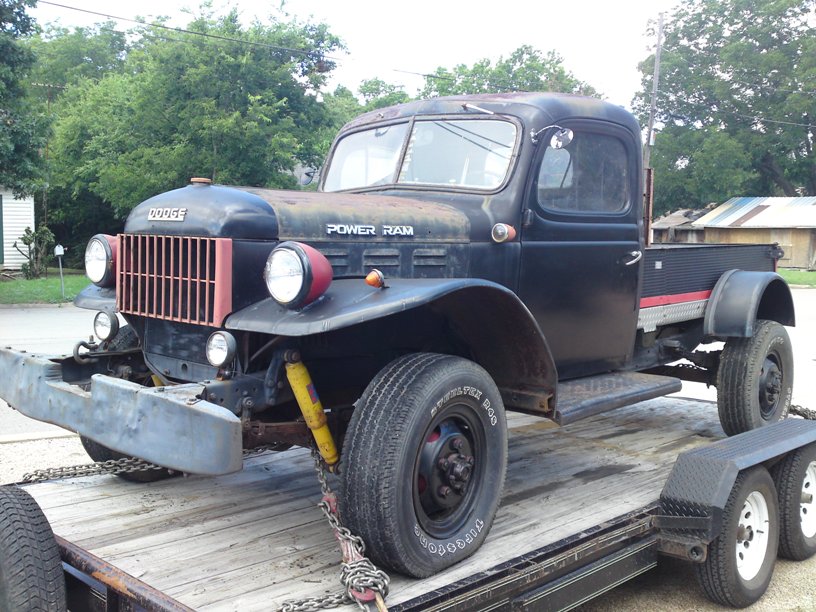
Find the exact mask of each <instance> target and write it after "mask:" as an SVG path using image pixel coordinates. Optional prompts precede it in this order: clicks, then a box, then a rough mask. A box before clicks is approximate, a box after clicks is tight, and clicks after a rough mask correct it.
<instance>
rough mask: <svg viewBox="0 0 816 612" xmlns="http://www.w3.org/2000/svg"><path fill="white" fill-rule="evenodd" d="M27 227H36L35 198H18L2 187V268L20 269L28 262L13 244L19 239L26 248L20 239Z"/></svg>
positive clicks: (0, 256)
mask: <svg viewBox="0 0 816 612" xmlns="http://www.w3.org/2000/svg"><path fill="white" fill-rule="evenodd" d="M27 227H30V228H31V229H32V230H33V229H34V199H33V198H22V199H19V198H16V197H15V196H14V194H13V193H12V192H11V191H10V190H7V189H6V188H5V187H0V269H3V268H11V269H15V270H18V269H20V266H22V265H23V264H24V263H25V262H26V258H25V257H23V256H22V255H21V254H20V253H19V252H18V251H17V249H15V248H14V246H13V245H14V242H15V241H17V242H18V246H20V247H21V248H22V249H23V250H25V247H24V246H23V245H22V244H21V243H20V242H19V240H20V236H22V235H23V232H24V231H25V228H27Z"/></svg>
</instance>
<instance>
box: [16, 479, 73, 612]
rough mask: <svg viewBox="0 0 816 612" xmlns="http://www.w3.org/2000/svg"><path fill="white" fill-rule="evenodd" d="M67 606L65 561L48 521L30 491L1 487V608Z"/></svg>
mask: <svg viewBox="0 0 816 612" xmlns="http://www.w3.org/2000/svg"><path fill="white" fill-rule="evenodd" d="M66 609H67V605H66V600H65V577H64V575H63V572H62V560H61V559H60V553H59V548H58V547H57V541H56V540H55V539H54V532H53V531H51V526H50V525H49V524H48V520H47V519H46V518H45V515H44V514H43V513H42V510H40V507H39V506H38V505H37V502H36V501H34V498H32V497H31V495H29V494H28V492H26V491H24V490H23V489H20V488H18V487H15V486H4V487H0V610H14V611H15V612H35V611H36V612H46V611H47V612H63V611H64V610H66Z"/></svg>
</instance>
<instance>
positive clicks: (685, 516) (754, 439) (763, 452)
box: [656, 419, 816, 560]
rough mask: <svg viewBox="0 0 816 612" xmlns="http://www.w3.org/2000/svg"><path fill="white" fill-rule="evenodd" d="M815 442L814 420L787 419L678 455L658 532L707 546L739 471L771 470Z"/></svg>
mask: <svg viewBox="0 0 816 612" xmlns="http://www.w3.org/2000/svg"><path fill="white" fill-rule="evenodd" d="M814 441H816V421H808V420H802V419H787V420H784V421H779V422H778V423H774V424H773V425H768V426H767V427H762V428H760V429H752V430H751V431H747V432H745V433H742V434H739V435H736V436H731V437H730V438H725V439H723V440H720V441H718V442H715V443H714V444H710V445H708V446H704V447H701V448H696V449H694V450H690V451H687V452H685V453H682V454H681V455H680V456H679V457H678V458H677V461H676V462H675V464H674V467H673V468H672V471H671V473H670V474H669V478H668V480H666V484H665V486H664V487H663V491H662V493H661V494H660V509H661V514H660V516H658V517H657V520H656V523H657V527H659V528H660V529H661V532H663V534H664V535H668V537H669V538H671V535H672V534H674V535H675V536H679V537H680V538H681V541H682V540H683V539H685V538H687V537H688V536H693V538H695V539H699V541H701V542H703V543H706V544H708V543H710V542H711V541H712V540H714V539H715V538H716V537H717V536H718V535H719V534H720V532H721V531H722V525H723V511H724V509H725V505H726V503H727V502H728V496H729V495H730V493H731V489H732V488H733V487H734V483H735V482H736V480H737V476H738V475H739V473H740V472H742V471H744V470H746V469H748V468H750V467H753V466H755V465H759V464H764V465H765V466H766V467H770V466H772V465H773V464H774V463H776V462H777V461H778V460H780V459H782V458H783V457H784V456H785V455H786V454H787V453H789V452H791V451H793V450H795V449H797V448H800V447H802V446H806V445H808V444H810V443H812V442H814ZM704 558H705V557H704V555H703V556H702V557H700V558H699V559H692V560H704Z"/></svg>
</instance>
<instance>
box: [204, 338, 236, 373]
mask: <svg viewBox="0 0 816 612" xmlns="http://www.w3.org/2000/svg"><path fill="white" fill-rule="evenodd" d="M237 347H238V343H237V342H236V341H235V337H234V336H233V335H232V334H229V333H227V332H224V331H217V332H213V333H212V334H210V337H209V338H208V339H207V347H206V353H207V361H209V362H210V364H211V365H214V366H215V367H217V368H221V367H224V366H225V365H227V364H228V363H230V362H231V361H232V360H233V359H234V358H235V352H236V350H237Z"/></svg>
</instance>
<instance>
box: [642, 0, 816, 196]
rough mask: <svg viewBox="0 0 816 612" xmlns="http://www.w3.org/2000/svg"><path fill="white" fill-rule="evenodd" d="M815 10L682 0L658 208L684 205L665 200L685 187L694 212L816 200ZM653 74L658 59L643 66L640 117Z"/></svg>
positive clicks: (801, 2) (666, 48) (732, 0)
mask: <svg viewBox="0 0 816 612" xmlns="http://www.w3.org/2000/svg"><path fill="white" fill-rule="evenodd" d="M814 8H816V0H775V1H773V2H767V1H764V0H685V1H684V2H683V3H682V4H680V5H679V6H678V8H676V9H675V10H674V12H673V13H672V15H671V17H670V19H669V20H668V23H667V25H666V27H665V40H664V43H663V50H662V56H661V74H660V93H659V98H658V104H657V107H658V120H659V121H661V122H662V123H663V124H665V125H666V128H665V129H664V131H663V133H662V134H661V135H660V136H659V137H658V138H657V140H656V145H655V154H654V156H653V158H658V160H660V159H661V158H662V161H660V163H662V166H663V167H661V168H660V169H659V170H660V171H659V172H657V173H656V176H655V190H656V205H657V207H658V208H663V209H666V208H677V207H680V206H682V205H684V204H683V203H681V202H680V201H675V202H668V201H665V200H663V198H664V197H666V196H667V195H668V194H669V193H674V194H676V193H677V186H678V185H679V184H681V183H682V184H685V189H686V190H687V191H688V192H690V193H693V194H695V195H694V197H693V198H691V201H692V202H694V203H696V204H705V203H708V202H711V201H722V200H723V199H725V198H727V197H730V196H736V195H787V196H796V195H816V156H815V155H814V149H813V148H814V144H816V123H814V117H816V94H814V91H816V22H815V21H814V20H813V14H814ZM653 67H654V57H650V58H648V59H647V60H646V61H644V62H643V63H642V64H641V70H642V72H643V90H642V93H641V94H640V95H639V96H638V97H637V98H636V100H635V104H636V108H637V109H638V110H639V112H640V113H641V115H642V116H643V117H645V114H646V111H647V108H648V102H649V100H650V94H649V92H651V89H652V71H653ZM658 160H656V161H655V166H656V168H657V165H658ZM684 160H685V161H684ZM664 173H665V174H664ZM672 173H677V174H678V176H672ZM664 181H665V182H667V183H668V184H670V185H672V187H671V188H667V189H664V188H663V187H662V186H661V183H662V182H664Z"/></svg>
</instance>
